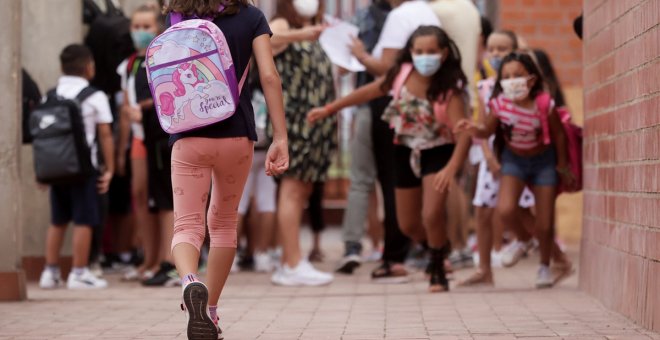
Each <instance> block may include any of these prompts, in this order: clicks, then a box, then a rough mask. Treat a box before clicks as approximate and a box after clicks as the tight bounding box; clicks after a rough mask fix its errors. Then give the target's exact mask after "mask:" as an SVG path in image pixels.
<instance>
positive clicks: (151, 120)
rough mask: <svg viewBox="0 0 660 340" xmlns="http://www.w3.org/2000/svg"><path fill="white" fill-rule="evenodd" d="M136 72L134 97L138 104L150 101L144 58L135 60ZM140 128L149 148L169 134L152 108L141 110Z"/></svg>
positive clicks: (165, 138) (166, 137)
mask: <svg viewBox="0 0 660 340" xmlns="http://www.w3.org/2000/svg"><path fill="white" fill-rule="evenodd" d="M135 62H136V63H137V65H136V66H135V67H137V71H136V72H135V97H136V98H137V101H138V102H141V101H143V100H148V99H152V96H151V89H150V88H149V81H148V80H147V68H146V65H145V64H144V58H137V59H136V60H135ZM142 126H143V128H144V143H145V145H147V146H151V145H153V144H154V143H156V142H157V141H162V140H163V139H164V140H167V139H168V138H169V136H170V135H169V134H168V133H167V132H165V131H163V128H161V127H160V122H159V121H158V115H157V114H156V109H155V108H154V107H153V106H152V107H150V108H149V109H143V110H142Z"/></svg>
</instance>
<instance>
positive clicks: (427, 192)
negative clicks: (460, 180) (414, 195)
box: [397, 174, 453, 249]
mask: <svg viewBox="0 0 660 340" xmlns="http://www.w3.org/2000/svg"><path fill="white" fill-rule="evenodd" d="M434 178H435V174H433V175H429V176H424V179H423V184H422V185H423V189H422V197H423V201H422V224H423V226H424V230H425V231H426V237H427V241H428V244H429V247H431V248H436V249H439V248H442V247H444V246H445V245H446V244H447V220H446V219H447V215H446V210H445V209H444V208H443V207H446V206H447V192H444V193H439V192H438V191H436V190H435V188H434V185H433V179H434ZM397 198H398V197H397ZM452 199H453V197H452ZM417 209H419V206H418V208H417Z"/></svg>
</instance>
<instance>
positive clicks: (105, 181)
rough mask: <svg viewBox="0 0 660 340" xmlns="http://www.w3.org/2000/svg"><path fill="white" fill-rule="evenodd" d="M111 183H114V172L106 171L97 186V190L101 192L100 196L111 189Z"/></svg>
mask: <svg viewBox="0 0 660 340" xmlns="http://www.w3.org/2000/svg"><path fill="white" fill-rule="evenodd" d="M110 181H112V172H110V171H105V172H104V173H103V174H102V175H101V176H99V178H98V180H97V184H96V188H97V189H98V191H99V194H105V193H107V192H108V190H109V189H110Z"/></svg>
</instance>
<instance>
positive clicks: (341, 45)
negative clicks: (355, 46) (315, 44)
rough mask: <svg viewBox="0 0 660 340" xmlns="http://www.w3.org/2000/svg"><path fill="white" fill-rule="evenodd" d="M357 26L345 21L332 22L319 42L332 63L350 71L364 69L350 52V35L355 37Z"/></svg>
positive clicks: (357, 30)
mask: <svg viewBox="0 0 660 340" xmlns="http://www.w3.org/2000/svg"><path fill="white" fill-rule="evenodd" d="M359 31H360V30H359V28H358V27H357V26H355V25H352V24H349V23H347V22H345V21H339V22H334V23H332V24H331V25H330V27H328V28H326V29H325V30H324V31H323V33H321V37H319V42H320V43H321V47H323V50H325V53H326V54H327V55H328V58H330V61H332V63H333V64H335V65H337V66H339V67H342V68H345V69H346V70H348V71H351V72H361V71H364V70H365V67H364V65H362V64H361V63H360V62H359V61H358V60H357V58H355V57H354V56H353V53H351V44H352V37H357V35H358V33H359Z"/></svg>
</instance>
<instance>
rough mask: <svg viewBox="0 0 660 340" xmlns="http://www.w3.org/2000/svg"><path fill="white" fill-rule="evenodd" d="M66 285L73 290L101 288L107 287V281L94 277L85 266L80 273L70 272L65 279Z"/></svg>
mask: <svg viewBox="0 0 660 340" xmlns="http://www.w3.org/2000/svg"><path fill="white" fill-rule="evenodd" d="M66 287H67V288H68V289H74V290H76V289H79V290H83V289H103V288H107V287H108V281H106V280H104V279H101V278H98V277H96V275H94V274H92V272H91V271H90V270H89V269H87V268H85V270H84V271H83V272H82V274H74V273H73V272H72V273H70V274H69V277H68V278H67V281H66Z"/></svg>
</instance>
